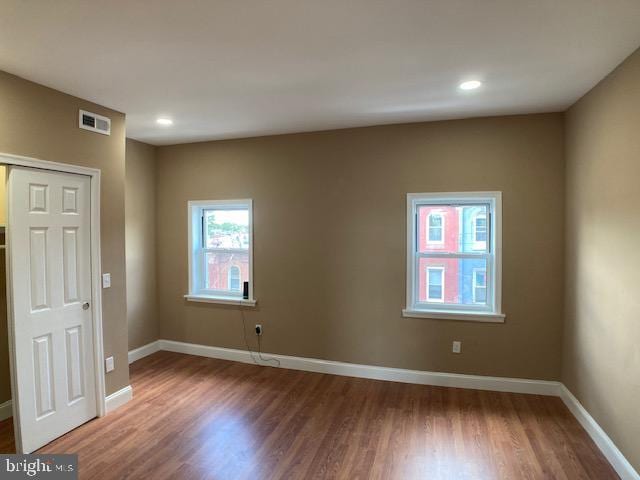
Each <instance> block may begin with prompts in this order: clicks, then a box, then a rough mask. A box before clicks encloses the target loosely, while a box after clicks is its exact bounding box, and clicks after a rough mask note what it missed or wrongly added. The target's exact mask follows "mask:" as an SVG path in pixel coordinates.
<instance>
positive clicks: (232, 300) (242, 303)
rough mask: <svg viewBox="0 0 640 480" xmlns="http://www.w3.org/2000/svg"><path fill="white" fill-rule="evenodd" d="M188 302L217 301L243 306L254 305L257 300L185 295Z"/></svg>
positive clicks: (222, 303) (223, 303)
mask: <svg viewBox="0 0 640 480" xmlns="http://www.w3.org/2000/svg"><path fill="white" fill-rule="evenodd" d="M184 298H186V299H187V300H188V301H190V302H203V303H219V304H221V305H240V306H243V307H255V306H256V303H257V302H258V301H257V300H248V299H244V298H237V297H214V296H213V295H185V296H184Z"/></svg>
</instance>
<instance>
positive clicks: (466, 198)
mask: <svg viewBox="0 0 640 480" xmlns="http://www.w3.org/2000/svg"><path fill="white" fill-rule="evenodd" d="M452 202H456V203H460V204H463V203H469V204H477V203H487V202H488V203H490V204H491V206H492V211H493V214H492V215H489V216H488V222H487V225H488V232H489V235H490V236H489V238H488V240H489V243H490V251H491V253H492V255H491V261H490V262H489V263H490V264H489V265H487V275H488V278H491V277H490V276H489V275H493V286H494V288H492V289H489V285H488V284H487V298H489V296H490V297H491V300H492V302H491V304H490V305H489V307H490V309H480V308H479V306H477V305H472V306H471V307H472V308H469V307H467V308H466V309H465V310H455V309H447V308H446V305H438V304H435V305H434V304H429V308H422V307H420V308H418V307H417V305H416V303H417V302H415V300H417V298H418V296H417V284H418V282H417V281H415V279H416V262H415V258H414V252H416V247H417V241H418V238H417V235H416V228H417V216H416V214H417V206H419V205H421V204H429V205H434V204H439V203H441V204H442V205H448V204H451V203H452ZM406 287H407V288H406V295H407V296H406V308H404V309H403V310H402V315H403V316H404V317H410V318H432V319H445V320H463V321H477V322H493V323H503V322H504V320H505V317H506V315H505V314H504V313H502V192H464V193H447V192H442V193H408V194H407V278H406Z"/></svg>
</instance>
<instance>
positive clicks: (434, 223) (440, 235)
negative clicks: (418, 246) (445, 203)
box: [427, 212, 444, 244]
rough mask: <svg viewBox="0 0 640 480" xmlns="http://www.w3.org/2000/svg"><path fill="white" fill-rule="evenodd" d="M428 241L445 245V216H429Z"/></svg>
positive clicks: (431, 214) (433, 214) (434, 214)
mask: <svg viewBox="0 0 640 480" xmlns="http://www.w3.org/2000/svg"><path fill="white" fill-rule="evenodd" d="M427 241H428V242H429V243H435V244H443V243H444V216H443V215H442V214H440V213H436V212H432V213H430V214H429V220H428V222H427Z"/></svg>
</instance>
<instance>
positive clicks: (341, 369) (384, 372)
mask: <svg viewBox="0 0 640 480" xmlns="http://www.w3.org/2000/svg"><path fill="white" fill-rule="evenodd" d="M160 350H167V351H170V352H178V353H187V354H190V355H198V356H201V357H210V358H219V359H222V360H232V361H235V362H243V363H255V361H254V359H255V360H256V361H258V363H259V364H261V365H266V366H274V362H262V361H260V360H259V359H258V354H257V353H254V354H253V358H252V357H251V354H250V353H249V352H248V351H246V350H236V349H232V348H221V347H210V346H207V345H196V344H193V343H183V342H176V341H173V340H160ZM262 356H263V357H264V358H272V359H277V360H279V361H280V367H281V368H290V369H293V370H304V371H307V372H318V373H330V374H333V375H343V376H347V377H360V378H371V379H375V380H389V381H392V382H402V383H416V384H420V385H434V386H440V387H454V388H471V389H475V390H494V391H498V392H513V393H533V394H537V395H553V396H558V395H559V391H560V383H559V382H549V381H545V380H526V379H521V378H503V377H483V376H479V375H463V374H458V373H440V372H426V371H420V370H405V369H402V368H390V367H376V366H372V365H359V364H355V363H345V362H334V361H332V360H320V359H317V358H304V357H291V356H288V355H276V354H271V353H263V354H262Z"/></svg>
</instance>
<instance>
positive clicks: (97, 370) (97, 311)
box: [0, 152, 106, 452]
mask: <svg viewBox="0 0 640 480" xmlns="http://www.w3.org/2000/svg"><path fill="white" fill-rule="evenodd" d="M0 164H3V165H7V166H16V167H29V168H36V169H39V170H49V171H52V172H60V173H73V174H77V175H85V176H88V177H89V179H90V190H91V195H90V202H91V221H90V229H91V233H90V242H91V305H92V307H91V308H92V320H93V361H94V374H95V385H96V409H97V413H98V417H102V416H104V415H105V413H106V396H105V391H106V387H105V371H104V368H103V360H102V359H103V358H104V343H103V335H102V283H101V281H100V276H101V274H102V260H101V258H102V257H101V249H100V170H99V169H97V168H90V167H83V166H79V165H70V164H67V163H58V162H51V161H48V160H40V159H37V158H30V157H23V156H20V155H12V154H8V153H2V152H0ZM7 173H8V171H7ZM7 182H8V175H7ZM5 204H6V205H7V230H8V229H9V228H11V225H9V224H8V222H9V215H8V212H9V191H8V189H7V191H6V198H5ZM5 239H6V250H5V260H6V275H7V323H8V326H7V327H8V332H9V367H10V371H11V400H12V402H11V403H12V408H13V425H14V436H15V444H16V451H17V452H22V451H23V448H22V438H21V437H20V429H19V417H20V398H19V394H18V388H17V385H16V374H15V368H16V358H15V349H14V341H15V339H14V332H13V324H14V321H15V319H14V312H13V302H12V298H13V285H12V282H11V270H10V269H11V262H10V261H9V259H10V257H11V242H10V241H9V235H7V234H6V233H5Z"/></svg>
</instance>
